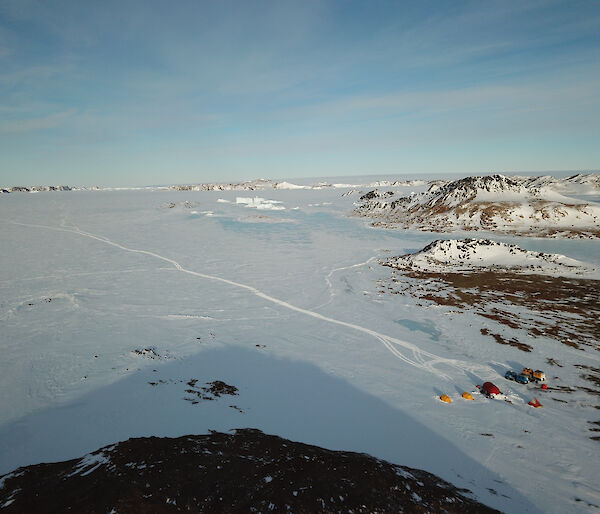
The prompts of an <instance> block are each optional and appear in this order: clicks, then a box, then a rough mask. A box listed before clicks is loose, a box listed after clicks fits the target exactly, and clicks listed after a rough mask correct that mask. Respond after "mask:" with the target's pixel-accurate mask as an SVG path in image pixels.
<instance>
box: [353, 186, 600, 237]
mask: <svg viewBox="0 0 600 514" xmlns="http://www.w3.org/2000/svg"><path fill="white" fill-rule="evenodd" d="M549 185H550V184H549V183H546V182H543V181H542V182H541V183H540V181H538V180H524V179H522V178H509V177H505V176H503V175H491V176H484V177H467V178H464V179H461V180H455V181H452V182H442V183H434V184H432V185H431V186H430V188H429V190H428V191H426V192H423V193H419V194H411V195H410V196H402V195H401V194H399V193H397V192H393V191H386V192H383V193H382V192H380V191H378V190H374V191H371V192H369V193H367V194H366V195H363V196H362V197H361V198H360V200H361V202H360V203H359V204H358V206H357V207H356V209H355V211H354V212H355V213H356V214H357V215H359V216H367V217H371V218H375V219H377V220H380V221H378V222H376V223H374V225H376V226H391V227H393V226H401V227H404V228H415V229H418V230H430V231H434V232H449V231H452V230H488V231H498V232H503V233H518V234H524V235H534V236H549V237H556V236H560V237H590V238H597V237H600V205H599V204H597V203H593V202H584V201H582V200H577V199H575V198H568V197H566V196H563V195H561V194H560V193H558V192H557V191H556V190H554V189H552V188H550V187H549Z"/></svg>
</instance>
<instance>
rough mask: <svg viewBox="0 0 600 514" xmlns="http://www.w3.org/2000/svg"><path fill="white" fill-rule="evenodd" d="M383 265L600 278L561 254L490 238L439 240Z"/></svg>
mask: <svg viewBox="0 0 600 514" xmlns="http://www.w3.org/2000/svg"><path fill="white" fill-rule="evenodd" d="M384 264H385V265H386V266H390V267H392V268H397V269H401V270H409V271H419V272H425V273H465V272H477V271H511V272H516V273H537V274H544V275H551V276H570V277H584V278H600V276H599V273H598V270H596V269H594V268H593V267H591V266H588V265H586V264H584V263H582V262H580V261H577V260H575V259H571V258H569V257H565V256H564V255H560V254H548V253H541V252H533V251H530V250H524V249H522V248H520V247H519V246H517V245H512V244H507V243H499V242H496V241H492V240H490V239H462V240H456V239H450V240H441V239H438V240H436V241H433V242H432V243H430V244H429V245H427V246H426V247H425V248H423V249H422V250H420V251H419V252H417V253H414V254H408V255H401V256H399V257H392V258H390V259H388V260H387V261H385V263H384Z"/></svg>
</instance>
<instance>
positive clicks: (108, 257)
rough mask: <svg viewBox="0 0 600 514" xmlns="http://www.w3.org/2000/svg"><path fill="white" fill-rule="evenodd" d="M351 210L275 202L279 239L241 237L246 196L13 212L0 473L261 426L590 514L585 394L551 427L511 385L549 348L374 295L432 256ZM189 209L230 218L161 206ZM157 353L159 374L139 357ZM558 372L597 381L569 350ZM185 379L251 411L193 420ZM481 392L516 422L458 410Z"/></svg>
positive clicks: (8, 229) (547, 404) (293, 196)
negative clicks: (486, 333)
mask: <svg viewBox="0 0 600 514" xmlns="http://www.w3.org/2000/svg"><path fill="white" fill-rule="evenodd" d="M340 193H341V192H340V191H336V192H331V191H329V190H323V191H281V192H279V191H278V192H276V193H273V195H272V197H273V198H277V201H282V202H283V204H284V205H285V206H286V207H288V206H289V207H290V209H288V210H286V214H285V216H286V217H290V218H291V219H294V221H295V223H291V224H286V226H287V225H289V227H286V228H285V229H277V230H273V229H271V228H270V227H269V226H266V227H265V228H263V229H260V230H257V229H255V228H254V227H252V226H247V225H249V224H241V223H237V222H236V220H237V217H239V209H240V206H238V205H236V204H235V203H234V200H235V193H232V194H231V196H230V197H226V196H225V195H224V194H223V192H219V193H210V192H209V193H183V192H182V193H173V192H137V193H135V192H128V193H124V192H114V193H112V192H110V193H109V192H103V193H78V195H89V196H87V197H83V196H78V197H73V196H70V197H67V196H66V195H67V194H69V193H64V194H62V193H42V194H39V195H35V197H33V196H31V195H22V198H23V199H22V200H21V199H20V198H12V197H9V195H7V197H8V198H6V197H3V198H2V200H3V204H2V205H0V209H1V210H2V216H1V217H0V219H1V220H2V229H3V233H4V234H5V237H6V240H7V241H10V245H9V246H3V250H2V262H3V266H2V275H0V287H1V293H2V298H4V299H5V300H4V302H3V304H2V308H1V311H0V319H2V321H3V327H4V330H3V333H2V335H1V336H0V337H1V339H0V346H1V348H2V351H3V355H6V356H10V357H9V358H8V359H6V360H3V361H2V370H1V371H2V376H1V378H0V385H1V386H2V387H0V391H1V393H0V395H1V396H0V402H1V407H2V409H0V411H1V412H2V419H0V441H3V442H2V443H0V463H1V464H2V466H3V468H2V469H0V473H3V472H7V471H10V470H11V469H13V468H14V467H16V466H18V465H21V464H28V463H33V462H38V461H39V460H44V459H51V460H54V459H62V458H69V457H74V456H78V455H81V454H83V453H86V452H89V451H93V450H94V449H96V448H98V447H100V446H102V445H103V444H109V443H112V442H115V441H117V440H122V439H126V438H127V437H130V436H135V435H153V434H154V435H181V434H184V433H202V432H204V431H206V430H207V429H209V428H214V429H222V430H227V429H229V428H233V427H239V426H255V427H257V428H261V429H263V430H265V431H266V432H272V433H276V434H278V435H282V436H284V437H290V438H292V439H296V440H301V441H305V442H309V443H313V444H320V445H323V446H326V447H331V448H338V449H349V450H356V451H366V452H368V453H372V454H374V455H376V456H378V457H382V458H386V459H388V460H392V461H394V462H398V463H400V464H406V465H410V466H414V467H420V468H424V469H427V470H429V471H432V472H434V473H437V474H439V475H440V476H442V477H443V478H445V479H447V480H450V481H452V482H453V483H455V484H456V485H458V486H459V487H468V488H470V489H471V490H473V491H474V492H475V494H476V495H477V496H478V497H479V499H480V500H481V501H484V502H486V503H488V504H490V505H492V506H496V507H497V508H500V509H502V510H505V511H507V512H523V511H528V512H536V511H544V512H559V511H560V512H570V511H572V512H575V511H577V510H580V509H581V508H582V507H584V506H585V504H582V503H581V502H575V500H574V498H576V497H578V498H583V499H584V500H585V501H587V502H589V503H596V502H597V496H598V487H597V485H596V483H595V482H594V478H593V477H594V476H595V475H596V473H597V471H598V467H597V466H598V465H597V463H596V462H595V461H593V460H591V459H589V457H588V456H589V455H590V454H593V452H594V451H596V450H597V447H596V445H597V443H595V442H593V441H591V440H589V437H588V436H589V433H587V432H586V431H585V429H584V428H585V426H586V422H587V418H586V416H587V413H588V411H589V409H588V408H586V407H585V402H588V403H591V402H592V400H590V399H589V397H586V396H585V395H583V394H580V393H579V392H578V393H573V394H572V395H570V396H566V397H565V398H567V399H568V400H569V405H568V406H567V407H565V406H563V404H561V403H556V402H552V401H545V400H543V399H542V398H540V399H541V400H542V403H544V409H538V410H535V409H531V408H530V407H528V406H527V405H526V403H525V401H526V400H527V399H529V398H528V397H529V394H530V392H529V390H528V389H526V388H522V387H520V386H517V385H516V384H514V383H508V382H506V381H504V379H501V378H500V376H501V374H503V370H505V369H508V368H513V367H517V365H520V366H523V365H532V366H534V367H539V366H543V365H544V359H545V357H547V356H548V355H547V354H548V352H547V351H545V349H542V348H539V347H538V346H537V345H536V349H535V350H534V352H533V353H532V354H523V352H520V351H518V350H517V349H514V348H507V347H501V346H499V345H494V344H493V343H489V342H485V345H483V344H482V343H483V342H484V341H483V338H482V337H481V334H480V333H479V327H480V320H478V319H477V318H476V317H475V316H474V315H473V314H467V313H463V314H458V313H452V312H448V310H447V309H442V308H436V307H423V306H419V305H417V302H415V301H414V300H413V299H410V298H406V297H400V296H394V297H392V296H390V295H386V294H384V293H380V292H379V290H378V287H377V286H376V283H377V280H378V279H386V277H389V269H387V268H383V267H381V266H379V265H378V264H377V262H376V261H377V259H379V258H383V257H385V256H386V255H399V254H401V253H406V250H408V249H415V248H422V247H423V246H425V244H427V243H428V242H430V241H431V238H430V236H428V235H426V234H410V233H404V234H397V233H389V232H388V231H374V230H372V229H369V228H367V227H365V225H364V222H363V221H361V220H348V219H345V218H343V217H342V216H341V215H342V213H344V212H347V211H349V210H350V209H351V203H352V198H351V197H350V198H348V197H341V196H340ZM57 195H58V196H57ZM218 197H221V198H223V199H230V200H231V203H230V204H227V203H225V202H217V199H218ZM34 198H35V202H34V203H31V202H32V201H33V199H34ZM186 198H190V199H193V200H194V201H196V202H199V203H200V204H201V206H200V207H199V208H201V209H202V210H211V211H213V212H215V214H217V215H218V216H221V218H219V217H218V216H215V217H201V218H198V217H196V218H194V217H191V216H190V213H189V211H186V210H185V209H180V208H175V209H169V210H160V209H158V208H157V207H156V206H158V205H160V204H162V203H164V202H165V201H168V200H173V201H174V202H178V203H180V202H182V200H185V199H186ZM5 200H7V201H6V202H5ZM328 202H331V203H332V205H331V206H327V205H324V206H323V207H321V209H325V210H326V212H322V211H321V212H320V213H318V214H317V213H315V212H314V208H313V207H309V204H317V203H319V204H326V203H328ZM292 206H294V207H295V206H299V207H300V209H299V210H298V211H294V212H290V211H291V207H292ZM12 222H15V223H12ZM16 223H24V224H27V225H29V226H24V225H17V224H16ZM31 225H44V226H46V227H51V228H44V227H40V226H38V227H33V226H31ZM57 229H62V230H57ZM572 243H573V245H574V246H577V242H572ZM521 246H522V247H525V248H526V247H527V246H526V245H524V244H522V243H521ZM577 248H578V249H577V251H576V252H574V253H577V252H584V253H585V252H587V251H588V250H587V249H588V248H592V249H597V246H595V247H592V246H589V244H587V243H586V245H583V246H577ZM581 248H583V250H581ZM386 249H387V250H390V251H389V252H386V251H385V250H386ZM561 253H565V252H564V250H563V251H561ZM578 257H579V258H581V255H578ZM47 298H51V299H52V300H51V301H50V302H47V301H46V299H47ZM29 303H33V305H31V306H30V305H29ZM398 320H412V321H414V322H415V323H416V324H415V325H410V324H409V325H408V326H410V327H411V328H412V330H411V328H408V327H407V326H406V325H402V324H401V323H399V322H398ZM415 327H417V328H415ZM432 334H433V335H432ZM198 338H200V339H198ZM542 343H543V344H546V345H552V344H553V342H552V341H543V342H542ZM542 343H540V345H541V344H542ZM256 345H259V346H258V347H257V346H256ZM263 346H264V347H263ZM554 347H555V346H553V349H554ZM145 348H153V351H154V352H155V353H156V354H157V355H159V356H160V358H151V357H149V355H152V354H151V353H150V352H146V353H143V354H142V355H139V354H135V353H133V351H134V350H135V349H140V350H144V349H145ZM95 355H98V357H95ZM553 356H554V357H555V358H557V359H558V360H559V361H561V362H563V363H568V362H578V363H585V364H596V365H597V359H595V358H594V356H593V355H592V356H590V355H588V354H587V352H585V354H584V352H580V351H577V350H574V349H570V348H568V347H565V346H564V345H560V347H556V351H554V354H553ZM13 368H14V369H13ZM154 369H156V370H157V371H153V370H154ZM546 371H547V372H548V369H546ZM557 373H559V374H560V375H561V379H562V381H563V382H565V383H570V382H574V381H575V380H576V379H577V371H576V370H574V369H572V368H567V367H565V368H564V369H560V370H557ZM83 377H86V378H85V379H83V380H82V378H83ZM191 378H197V379H198V380H200V381H201V382H206V381H209V380H215V379H220V380H224V381H226V382H227V383H229V384H232V385H235V386H236V387H238V388H239V389H240V396H239V398H238V397H236V398H234V399H233V400H231V401H229V400H225V401H218V402H205V403H201V404H199V405H194V406H192V405H191V404H189V402H186V401H184V400H183V399H182V398H183V397H184V396H185V393H184V389H185V387H186V386H185V381H186V380H189V379H191ZM160 380H163V381H164V383H160V382H159V381H160ZM485 380H492V381H494V382H495V383H497V385H499V387H500V388H501V389H502V390H503V391H504V392H506V393H507V394H508V395H509V397H510V398H512V399H513V403H512V404H508V403H506V402H499V401H489V400H486V399H483V398H481V397H477V396H476V400H475V401H474V402H467V401H463V400H462V399H461V398H459V395H460V393H461V392H462V391H463V390H473V389H474V385H475V384H476V383H481V382H482V381H485ZM149 382H157V383H158V385H156V386H152V385H149V384H148V383H149ZM441 393H445V394H449V395H450V396H451V397H452V398H453V400H454V401H453V403H452V404H451V405H445V404H442V403H441V402H439V400H438V399H437V398H438V396H439V394H441ZM572 398H573V400H572ZM520 400H522V401H520ZM231 403H235V404H236V405H238V406H239V407H240V408H241V409H242V410H243V411H244V412H243V413H240V412H238V411H237V410H235V409H233V408H231V407H230V406H229V405H230V404H231ZM525 430H527V432H525ZM481 434H492V436H487V435H481ZM540 469H541V470H542V471H540ZM563 477H566V480H565V479H564V478H563ZM525 484H531V485H527V486H526V485H525ZM490 489H493V490H494V491H495V493H494V492H492V491H490ZM532 491H534V492H535V494H533V493H532ZM503 495H506V496H508V497H510V498H507V497H505V496H503ZM558 509H559V510H558Z"/></svg>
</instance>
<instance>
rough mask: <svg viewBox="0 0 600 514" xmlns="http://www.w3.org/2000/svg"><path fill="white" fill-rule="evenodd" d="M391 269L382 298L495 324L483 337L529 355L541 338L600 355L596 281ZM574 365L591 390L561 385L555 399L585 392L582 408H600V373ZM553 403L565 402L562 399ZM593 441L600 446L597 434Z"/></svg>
mask: <svg viewBox="0 0 600 514" xmlns="http://www.w3.org/2000/svg"><path fill="white" fill-rule="evenodd" d="M384 265H385V264H384ZM390 267H391V266H390ZM392 269H393V271H392V277H391V280H389V281H380V282H379V283H378V286H379V287H378V290H379V292H380V293H382V294H405V295H410V296H413V297H415V298H417V299H419V300H420V301H422V303H423V304H434V305H440V306H447V307H452V308H453V309H455V310H456V311H457V312H463V311H470V312H473V313H475V314H477V315H478V316H480V317H481V318H482V319H485V320H488V321H490V322H493V323H492V327H494V326H495V327H496V328H491V327H490V324H489V323H487V324H486V326H482V328H481V329H480V332H481V334H482V335H483V336H486V337H489V338H490V339H491V340H493V341H495V342H496V343H499V344H502V345H508V346H513V347H515V348H518V349H519V350H521V351H523V352H531V351H532V350H533V349H534V347H535V345H536V341H537V340H539V339H540V338H542V337H543V338H549V339H552V340H555V341H557V342H558V343H560V344H564V345H567V346H569V347H571V348H574V349H577V350H580V351H582V352H584V351H591V352H598V351H600V281H598V280H586V279H575V278H573V279H572V278H560V277H547V276H543V275H524V274H517V273H510V272H498V271H486V272H475V273H464V274H461V273H423V272H413V271H404V270H398V269H395V268H392ZM507 328H508V329H512V330H510V331H508V330H506V329H507ZM506 333H509V334H510V336H507V335H506ZM546 363H547V364H548V365H549V366H556V367H558V368H562V367H563V364H562V363H560V362H558V361H557V360H556V359H554V358H552V357H547V358H546ZM572 365H573V366H575V367H576V368H578V369H580V370H581V373H580V375H579V376H580V378H582V379H583V380H585V381H586V382H587V384H589V385H581V384H573V385H560V384H559V381H558V380H557V381H553V385H552V386H550V387H549V388H548V390H549V391H552V392H554V393H555V394H571V393H574V392H576V391H584V392H585V393H587V394H589V395H590V396H591V397H592V398H593V403H592V404H587V405H583V404H581V405H582V406H586V407H593V408H594V409H600V405H598V400H597V399H598V397H600V368H597V367H592V366H588V365H583V364H572ZM556 378H557V379H558V378H559V377H556ZM553 399H554V400H555V401H557V402H563V403H567V401H566V400H564V399H557V398H553ZM592 439H594V440H598V441H600V437H598V436H596V435H594V437H592Z"/></svg>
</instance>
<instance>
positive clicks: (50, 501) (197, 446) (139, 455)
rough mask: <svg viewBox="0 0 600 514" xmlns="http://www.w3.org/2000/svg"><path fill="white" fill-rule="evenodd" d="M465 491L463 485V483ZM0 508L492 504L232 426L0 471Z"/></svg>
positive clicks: (427, 478) (419, 477) (423, 477)
mask: <svg viewBox="0 0 600 514" xmlns="http://www.w3.org/2000/svg"><path fill="white" fill-rule="evenodd" d="M463 492H464V490H463ZM0 508H2V512H3V513H15V512H28V513H45V512H48V513H49V512H86V513H96V512H98V513H100V512H101V513H103V514H105V513H107V512H127V513H131V512H152V513H160V512H178V511H186V512H228V513H231V512H269V511H272V512H296V513H303V512H311V513H312V512H355V513H359V512H362V513H367V512H460V513H468V512H473V513H475V512H477V513H485V512H497V511H495V510H493V509H491V508H489V507H486V506H485V505H482V504H481V503H477V502H476V501H474V500H471V499H469V498H466V497H465V496H463V495H462V494H460V491H459V490H458V489H457V488H456V487H454V486H453V485H451V484H449V483H447V482H444V481H443V480H441V479H440V478H438V477H436V476H435V475H432V474H430V473H427V472H425V471H421V470H418V469H412V468H407V467H403V466H398V465H395V464H390V463H389V462H385V461H382V460H378V459H375V458H373V457H370V456H368V455H365V454H359V453H351V452H342V451H331V450H326V449H323V448H319V447H317V446H310V445H307V444H302V443H296V442H292V441H289V440H286V439H282V438H280V437H276V436H272V435H266V434H263V433H262V432H261V431H260V430H255V429H241V430H237V431H236V433H235V434H223V433H217V432H212V433H211V434H209V435H195V436H183V437H179V438H176V439H170V438H158V437H149V438H140V439H129V440H128V441H125V442H122V443H119V444H116V445H113V446H108V447H106V448H103V449H101V450H98V451H96V452H94V453H92V454H89V455H86V456H85V457H83V458H81V459H73V460H69V461H65V462H57V463H52V464H38V465H35V466H28V467H24V468H19V469H18V470H17V471H15V472H13V473H9V474H8V475H4V476H3V477H1V478H0Z"/></svg>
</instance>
